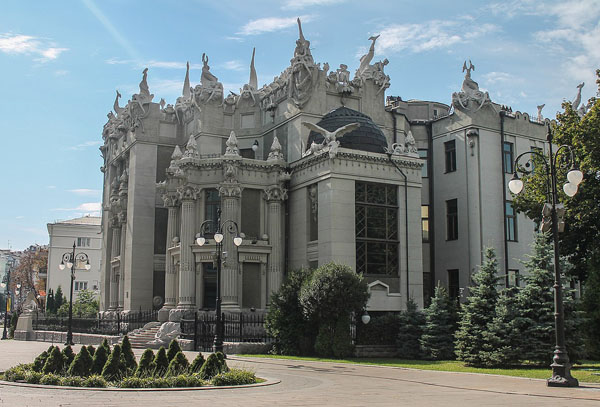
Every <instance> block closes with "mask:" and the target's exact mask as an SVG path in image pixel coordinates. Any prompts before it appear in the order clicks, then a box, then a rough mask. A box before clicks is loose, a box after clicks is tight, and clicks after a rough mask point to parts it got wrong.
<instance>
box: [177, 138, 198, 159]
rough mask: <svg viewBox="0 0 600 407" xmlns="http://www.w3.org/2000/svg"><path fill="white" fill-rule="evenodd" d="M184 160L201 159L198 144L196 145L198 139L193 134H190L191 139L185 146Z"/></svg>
mask: <svg viewBox="0 0 600 407" xmlns="http://www.w3.org/2000/svg"><path fill="white" fill-rule="evenodd" d="M173 153H175V152H173ZM183 158H200V154H199V153H198V144H196V137H194V135H193V134H190V139H189V140H188V142H187V144H186V146H185V153H183Z"/></svg>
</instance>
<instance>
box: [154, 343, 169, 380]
mask: <svg viewBox="0 0 600 407" xmlns="http://www.w3.org/2000/svg"><path fill="white" fill-rule="evenodd" d="M168 367H169V359H167V352H166V351H165V348H164V347H163V346H161V347H160V349H159V350H158V352H156V356H155V357H154V360H153V361H152V367H151V368H152V372H153V373H154V375H155V376H162V375H164V374H165V373H166V372H167V368H168Z"/></svg>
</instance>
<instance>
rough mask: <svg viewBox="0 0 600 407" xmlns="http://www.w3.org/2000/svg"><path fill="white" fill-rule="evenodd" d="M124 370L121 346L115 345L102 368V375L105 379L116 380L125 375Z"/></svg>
mask: <svg viewBox="0 0 600 407" xmlns="http://www.w3.org/2000/svg"><path fill="white" fill-rule="evenodd" d="M123 370H124V369H123V366H122V365H121V346H120V345H115V346H114V347H113V351H112V353H111V354H110V356H109V357H108V360H107V361H106V364H105V365H104V368H103V369H102V377H104V379H105V380H116V379H119V378H121V377H122V376H123Z"/></svg>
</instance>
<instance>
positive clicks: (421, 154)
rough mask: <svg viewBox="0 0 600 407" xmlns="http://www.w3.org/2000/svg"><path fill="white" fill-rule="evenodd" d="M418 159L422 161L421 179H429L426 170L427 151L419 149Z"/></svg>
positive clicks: (427, 170) (427, 169)
mask: <svg viewBox="0 0 600 407" xmlns="http://www.w3.org/2000/svg"><path fill="white" fill-rule="evenodd" d="M419 157H420V158H422V159H423V160H424V162H423V167H421V177H423V178H427V177H429V168H427V158H428V157H429V150H427V149H426V148H420V149H419Z"/></svg>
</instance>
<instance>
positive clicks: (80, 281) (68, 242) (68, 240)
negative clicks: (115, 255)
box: [46, 216, 102, 301]
mask: <svg viewBox="0 0 600 407" xmlns="http://www.w3.org/2000/svg"><path fill="white" fill-rule="evenodd" d="M100 224H101V218H99V217H94V216H84V217H81V218H75V219H70V220H65V221H59V222H55V223H48V234H49V235H50V243H49V245H48V246H49V249H48V276H47V282H46V290H47V291H49V290H50V289H52V290H53V291H54V292H55V293H56V289H57V288H58V286H61V288H62V292H63V293H64V295H65V297H67V300H68V299H69V289H70V280H69V278H70V275H71V273H70V270H69V269H68V268H66V267H65V269H64V270H60V269H59V267H58V266H59V265H60V263H61V261H62V258H63V255H64V254H65V253H72V252H73V243H75V246H76V247H75V257H76V258H77V255H78V254H80V253H85V254H87V256H88V258H89V262H90V265H91V268H90V269H89V270H86V269H85V267H84V264H76V265H75V267H76V268H75V281H74V285H73V301H75V300H76V299H77V294H78V292H79V291H80V290H84V289H87V290H91V291H95V292H96V293H99V290H100V260H101V257H102V231H101V229H100Z"/></svg>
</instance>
